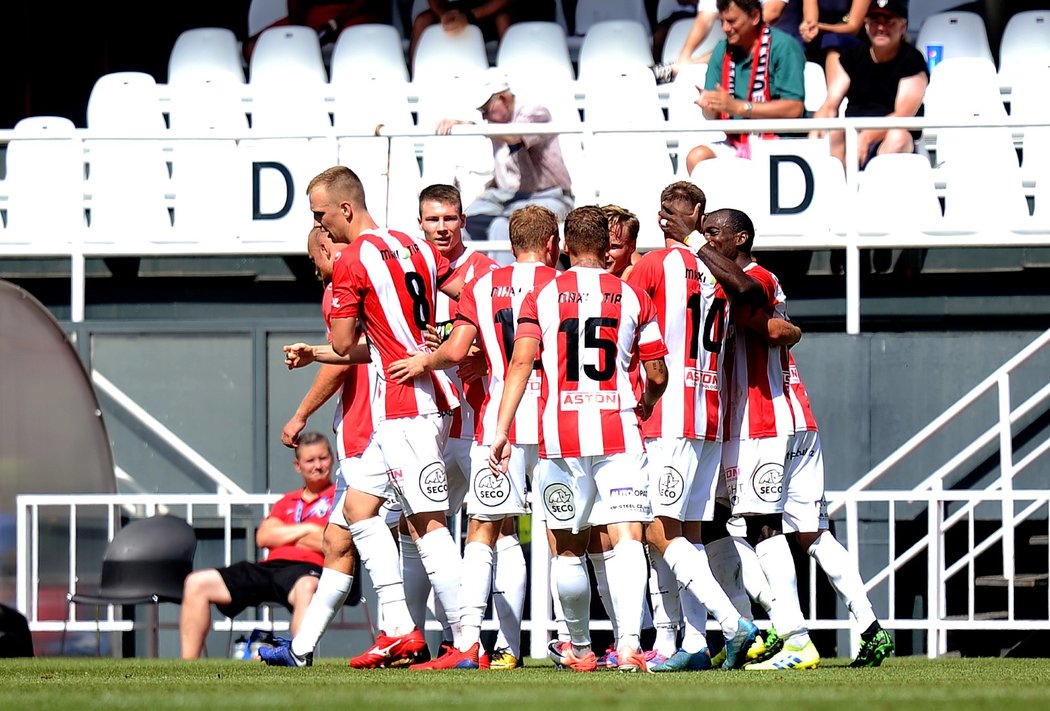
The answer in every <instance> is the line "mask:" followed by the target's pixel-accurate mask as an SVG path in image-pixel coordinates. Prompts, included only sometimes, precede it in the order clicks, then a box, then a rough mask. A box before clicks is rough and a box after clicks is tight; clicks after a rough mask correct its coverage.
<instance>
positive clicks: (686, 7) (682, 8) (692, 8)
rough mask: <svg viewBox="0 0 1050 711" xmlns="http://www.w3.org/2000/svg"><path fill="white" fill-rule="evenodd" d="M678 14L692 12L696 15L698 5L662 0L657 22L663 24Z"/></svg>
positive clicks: (657, 6) (658, 4) (676, 0)
mask: <svg viewBox="0 0 1050 711" xmlns="http://www.w3.org/2000/svg"><path fill="white" fill-rule="evenodd" d="M676 12H691V13H693V14H694V15H695V14H696V3H692V4H688V3H683V2H679V0H660V2H658V3H657V4H656V21H657V22H663V21H664V20H666V19H667V18H668V17H670V16H671V15H673V14H674V13H676ZM690 22H692V20H690ZM715 24H717V23H715Z"/></svg>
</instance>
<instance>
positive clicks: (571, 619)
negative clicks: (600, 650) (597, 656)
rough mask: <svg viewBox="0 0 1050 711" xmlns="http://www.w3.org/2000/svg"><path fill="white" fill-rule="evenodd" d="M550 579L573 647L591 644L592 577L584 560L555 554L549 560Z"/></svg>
mask: <svg viewBox="0 0 1050 711" xmlns="http://www.w3.org/2000/svg"><path fill="white" fill-rule="evenodd" d="M551 578H552V580H553V581H554V583H555V585H557V590H558V598H559V599H560V600H561V606H562V610H563V614H564V615H565V626H566V627H567V628H568V631H569V639H571V640H572V644H573V647H589V646H590V644H591V629H590V622H591V578H590V576H588V575H587V566H586V564H585V563H584V561H583V558H577V557H576V556H574V555H556V556H554V558H553V559H552V560H551Z"/></svg>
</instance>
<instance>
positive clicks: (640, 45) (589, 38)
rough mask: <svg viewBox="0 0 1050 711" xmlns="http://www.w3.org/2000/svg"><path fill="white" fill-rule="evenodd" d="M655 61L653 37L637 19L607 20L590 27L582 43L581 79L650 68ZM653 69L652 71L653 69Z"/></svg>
mask: <svg viewBox="0 0 1050 711" xmlns="http://www.w3.org/2000/svg"><path fill="white" fill-rule="evenodd" d="M652 63H653V56H652V48H651V45H650V37H649V34H648V32H647V31H646V29H645V26H644V25H642V24H641V23H639V22H637V21H635V20H607V21H604V22H599V23H597V24H595V25H594V26H593V27H591V29H590V31H588V32H587V34H586V35H585V36H584V38H583V44H582V45H581V46H580V60H579V71H578V72H577V74H578V76H579V79H580V81H586V80H587V79H588V78H589V77H591V76H592V75H593V76H601V75H603V74H610V73H613V74H615V73H621V72H624V71H628V70H633V69H637V68H648V67H649V66H650V65H652ZM650 73H651V72H650Z"/></svg>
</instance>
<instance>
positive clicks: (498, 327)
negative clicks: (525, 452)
mask: <svg viewBox="0 0 1050 711" xmlns="http://www.w3.org/2000/svg"><path fill="white" fill-rule="evenodd" d="M557 275H558V272H557V271H556V270H554V269H553V268H551V267H548V266H546V265H544V264H540V263H539V262H515V263H514V264H511V265H510V266H506V267H501V268H499V269H497V270H496V271H494V272H489V273H488V274H483V275H482V276H480V277H479V278H478V279H477V280H476V281H474V282H473V283H471V284H470V285H468V288H466V289H464V290H463V294H462V295H460V299H459V314H458V316H457V319H458V320H460V321H466V322H468V323H470V324H472V325H474V326H475V327H476V328H477V329H478V336H479V339H480V341H481V347H482V350H483V351H484V353H485V360H486V362H487V363H488V368H489V379H488V387H487V392H486V396H485V401H484V402H483V403H482V406H481V409H480V412H479V415H478V418H477V423H478V429H477V440H478V442H480V443H482V444H492V439H493V437H495V433H496V420H497V416H498V414H499V402H500V400H501V399H502V398H503V386H504V383H505V380H506V377H507V364H508V363H509V362H510V356H511V353H512V352H513V350H514V331H515V324H516V323H517V322H518V315H519V314H520V312H521V305H522V303H523V302H524V301H525V297H526V296H528V295H529V294H531V293H532V292H534V291H536V290H537V289H540V288H542V287H544V286H546V285H547V284H548V283H550V282H551V281H552V280H553V279H554V277H556V276H557ZM542 372H543V371H542V370H540V369H539V368H537V370H536V372H535V374H534V376H533V377H532V378H530V379H529V384H528V386H527V387H526V391H525V395H524V397H522V399H521V404H520V405H518V411H517V414H516V415H515V417H514V419H513V420H512V421H511V425H510V431H509V432H508V433H507V434H508V436H509V438H510V441H511V442H512V443H514V444H538V443H539V441H540V440H539V402H540V392H541V390H542V387H543V378H542Z"/></svg>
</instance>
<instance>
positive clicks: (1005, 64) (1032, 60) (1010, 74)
mask: <svg viewBox="0 0 1050 711" xmlns="http://www.w3.org/2000/svg"><path fill="white" fill-rule="evenodd" d="M1048 66H1050V10H1030V11H1028V12H1019V13H1017V14H1016V15H1014V16H1013V17H1011V18H1010V20H1009V21H1008V22H1007V23H1006V29H1005V30H1003V38H1002V42H1001V43H1000V45H999V84H1000V85H1001V86H1002V88H1004V89H1011V88H1012V86H1013V85H1014V84H1015V83H1016V82H1018V81H1023V79H1024V76H1025V74H1027V73H1028V72H1030V71H1032V70H1035V71H1039V70H1041V69H1045V68H1046V67H1048ZM1044 86H1045V85H1044Z"/></svg>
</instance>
